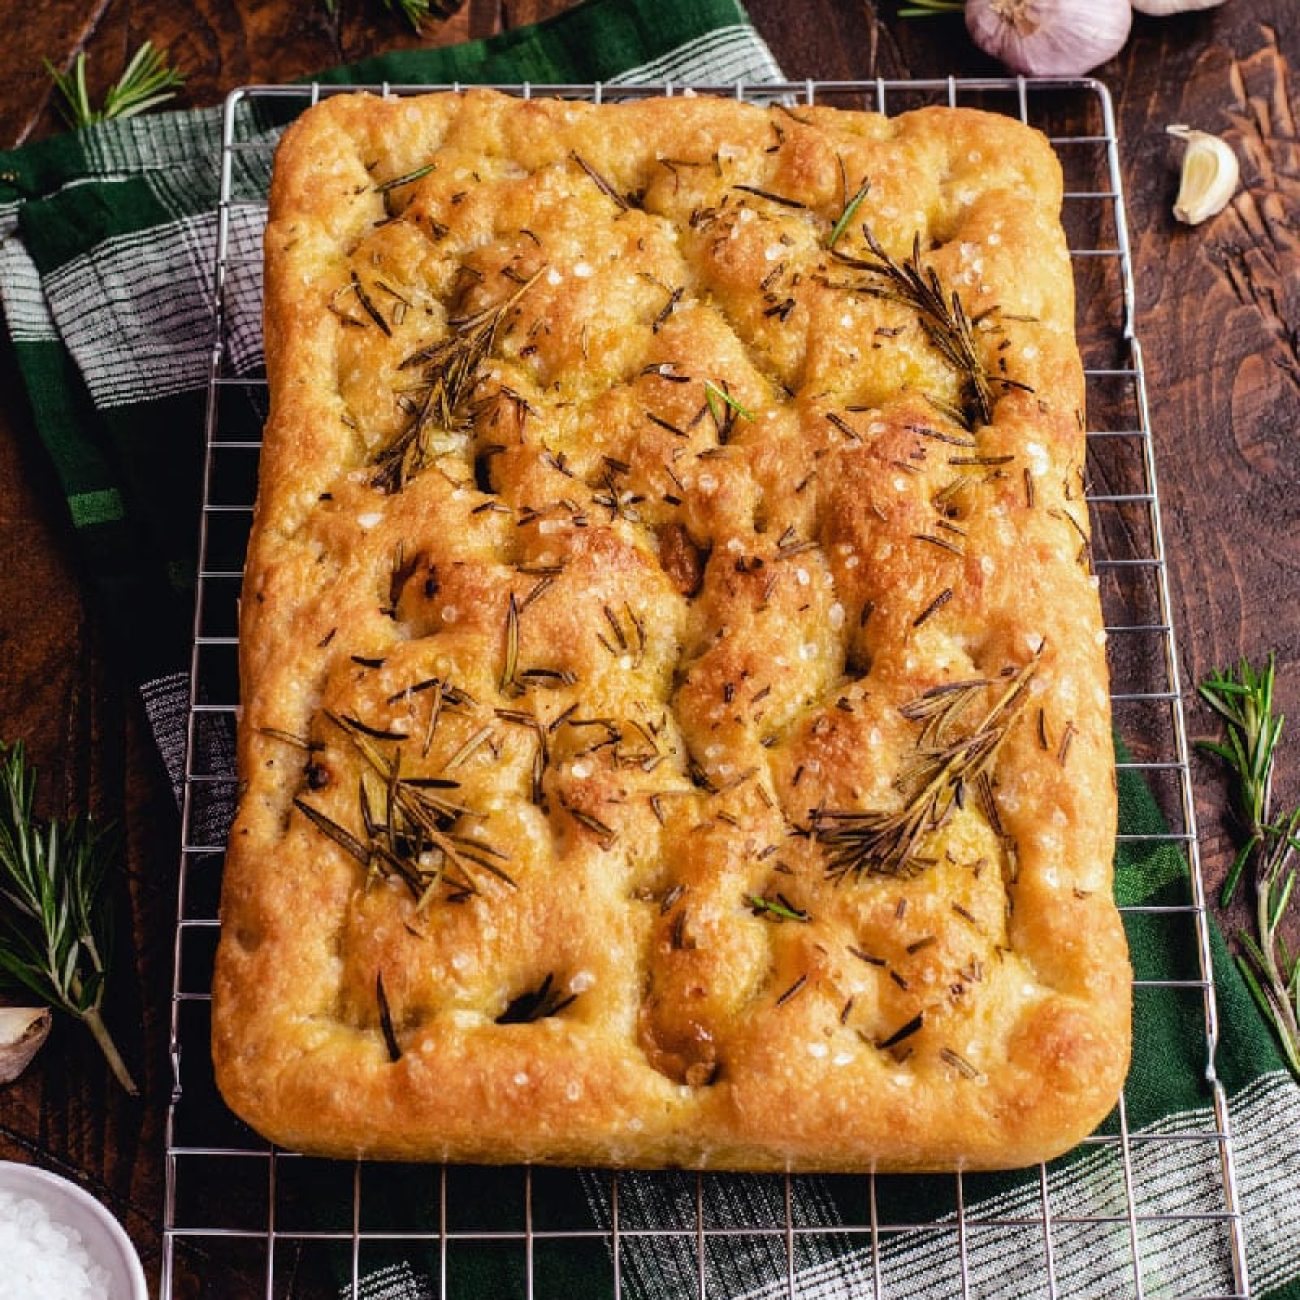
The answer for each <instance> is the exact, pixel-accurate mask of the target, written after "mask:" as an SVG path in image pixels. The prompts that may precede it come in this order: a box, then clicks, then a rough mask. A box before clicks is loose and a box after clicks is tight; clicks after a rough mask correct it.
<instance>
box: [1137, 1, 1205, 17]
mask: <svg viewBox="0 0 1300 1300" xmlns="http://www.w3.org/2000/svg"><path fill="white" fill-rule="evenodd" d="M1132 2H1133V8H1134V9H1136V10H1137V11H1138V13H1140V14H1153V15H1155V16H1156V17H1157V18H1163V17H1164V16H1165V15H1166V14H1181V13H1185V12H1186V11H1187V10H1189V9H1214V8H1216V7H1217V6H1219V5H1221V4H1222V3H1223V0H1132Z"/></svg>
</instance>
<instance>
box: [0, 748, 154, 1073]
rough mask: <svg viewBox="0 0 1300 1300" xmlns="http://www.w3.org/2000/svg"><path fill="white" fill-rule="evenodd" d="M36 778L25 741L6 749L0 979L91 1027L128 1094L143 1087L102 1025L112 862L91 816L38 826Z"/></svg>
mask: <svg viewBox="0 0 1300 1300" xmlns="http://www.w3.org/2000/svg"><path fill="white" fill-rule="evenodd" d="M35 789H36V771H35V769H34V768H32V767H30V766H29V765H28V763H27V753H26V750H25V749H24V747H23V743H22V741H16V742H15V743H14V744H13V745H4V744H3V743H0V980H3V981H8V982H11V983H13V984H18V985H21V986H23V987H24V988H26V989H28V990H29V991H30V992H32V993H34V994H35V995H36V996H37V997H38V998H40V999H41V1000H42V1001H43V1002H45V1003H47V1004H48V1005H50V1006H53V1007H57V1008H59V1009H60V1010H62V1011H66V1012H67V1013H68V1014H69V1015H70V1016H75V1017H76V1018H77V1019H78V1020H81V1021H83V1022H84V1023H85V1025H86V1028H87V1029H89V1030H90V1032H91V1034H92V1035H94V1039H95V1041H96V1042H97V1043H98V1044H99V1047H100V1050H101V1051H102V1052H103V1053H104V1057H105V1059H106V1060H107V1061H108V1064H109V1066H110V1067H111V1068H112V1071H113V1074H114V1075H115V1076H116V1078H117V1081H118V1082H119V1083H120V1084H121V1085H122V1087H123V1088H125V1089H126V1091H127V1092H128V1093H130V1094H131V1096H133V1097H134V1096H137V1095H138V1093H139V1089H138V1088H137V1087H136V1086H135V1080H134V1079H132V1078H131V1073H130V1071H129V1070H128V1069H127V1068H126V1063H125V1062H124V1061H123V1060H122V1056H121V1053H120V1052H119V1051H118V1050H117V1046H116V1044H115V1043H114V1042H113V1039H112V1037H111V1036H110V1034H109V1032H108V1028H107V1026H105V1024H104V1020H103V1017H102V1015H101V1013H100V1008H101V1007H102V1006H103V1002H104V991H105V983H106V980H107V976H108V960H109V951H110V942H109V940H110V938H111V928H110V927H111V908H110V906H109V900H108V899H107V898H105V897H102V896H101V895H102V888H103V884H104V875H105V872H106V871H107V868H108V864H109V861H110V859H111V857H112V852H111V849H112V844H111V839H110V837H109V836H108V835H107V834H106V832H105V831H104V830H103V829H102V828H100V827H97V826H95V825H94V824H93V823H92V822H90V821H89V820H88V819H86V818H84V817H74V818H72V819H71V820H70V821H49V822H45V821H41V820H39V819H37V818H36V816H35V815H34V813H33V810H32V804H33V795H34V793H35Z"/></svg>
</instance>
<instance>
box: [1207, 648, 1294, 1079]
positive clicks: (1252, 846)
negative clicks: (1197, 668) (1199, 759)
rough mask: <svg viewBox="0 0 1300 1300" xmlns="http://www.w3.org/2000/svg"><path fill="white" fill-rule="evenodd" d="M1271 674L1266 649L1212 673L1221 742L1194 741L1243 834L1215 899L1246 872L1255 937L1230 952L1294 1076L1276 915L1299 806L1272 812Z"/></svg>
mask: <svg viewBox="0 0 1300 1300" xmlns="http://www.w3.org/2000/svg"><path fill="white" fill-rule="evenodd" d="M1275 671H1276V670H1275V664H1274V660H1273V656H1272V655H1271V654H1270V655H1269V657H1268V663H1267V664H1266V665H1265V667H1264V668H1262V669H1256V668H1254V667H1252V666H1251V664H1250V663H1249V661H1248V660H1246V659H1244V658H1243V659H1242V661H1241V663H1240V664H1239V665H1238V666H1237V668H1236V670H1235V671H1234V670H1233V669H1231V668H1229V669H1228V670H1227V671H1225V672H1219V671H1217V670H1216V671H1215V672H1213V673H1211V674H1210V676H1209V678H1208V679H1207V680H1206V681H1205V682H1203V683H1202V684H1201V697H1202V699H1204V700H1205V702H1206V703H1207V704H1208V705H1209V706H1210V707H1211V708H1212V709H1213V710H1214V711H1215V712H1216V713H1217V714H1219V716H1220V717H1221V718H1222V719H1223V720H1224V724H1225V726H1226V728H1227V741H1226V743H1225V742H1221V741H1211V740H1203V741H1200V742H1199V744H1200V747H1201V748H1202V749H1204V750H1205V751H1207V752H1208V753H1211V754H1215V755H1217V756H1218V757H1219V758H1221V759H1222V760H1223V761H1224V762H1225V763H1226V764H1227V765H1228V769H1229V771H1230V772H1231V773H1232V775H1233V777H1234V778H1235V781H1236V786H1237V799H1238V804H1239V813H1240V817H1241V823H1242V829H1243V830H1244V832H1245V835H1246V839H1245V842H1244V843H1243V844H1242V846H1241V849H1240V850H1239V851H1238V853H1237V856H1236V859H1235V860H1234V861H1233V864H1232V867H1231V869H1230V870H1229V872H1228V875H1227V878H1226V879H1225V880H1224V882H1223V894H1222V898H1221V902H1222V904H1223V906H1225V907H1226V906H1227V905H1228V904H1229V903H1231V901H1232V899H1233V896H1234V895H1235V894H1236V891H1237V887H1238V885H1239V884H1240V883H1241V879H1242V877H1243V876H1244V875H1247V874H1249V880H1250V885H1251V889H1252V892H1253V894H1254V904H1255V934H1254V935H1250V934H1248V933H1247V932H1246V931H1244V930H1241V931H1238V934H1237V940H1238V942H1239V943H1240V945H1241V949H1242V950H1241V952H1239V953H1237V954H1236V957H1237V967H1238V969H1239V970H1240V971H1241V977H1242V979H1243V980H1245V982H1246V986H1247V987H1248V988H1249V989H1250V991H1251V993H1252V994H1253V995H1254V998H1255V1001H1256V1002H1257V1003H1258V1004H1259V1007H1260V1010H1261V1011H1262V1012H1263V1013H1264V1016H1265V1018H1266V1019H1267V1020H1268V1022H1269V1023H1270V1024H1271V1025H1272V1026H1273V1030H1274V1032H1275V1033H1276V1034H1277V1037H1278V1041H1279V1042H1280V1043H1281V1046H1282V1051H1283V1054H1284V1055H1285V1056H1286V1060H1287V1064H1288V1065H1290V1067H1291V1071H1292V1073H1293V1074H1295V1076H1296V1077H1297V1078H1298V1079H1300V953H1293V952H1291V950H1290V948H1289V947H1288V945H1287V942H1286V939H1285V937H1284V936H1283V934H1282V918H1283V916H1284V915H1285V914H1286V910H1287V905H1288V904H1289V903H1290V901H1291V894H1292V891H1293V890H1294V889H1295V884H1296V873H1297V870H1298V869H1300V859H1298V858H1297V854H1300V807H1297V808H1296V809H1294V810H1293V811H1292V812H1291V813H1289V814H1287V815H1284V816H1282V817H1279V818H1276V819H1274V817H1273V807H1272V805H1273V764H1274V761H1275V760H1276V757H1277V746H1278V741H1279V740H1281V738H1282V724H1283V722H1284V721H1285V719H1284V717H1283V716H1282V715H1281V714H1276V715H1275V714H1274V713H1273V682H1274V676H1275ZM1248 868H1249V873H1248V872H1247V869H1248Z"/></svg>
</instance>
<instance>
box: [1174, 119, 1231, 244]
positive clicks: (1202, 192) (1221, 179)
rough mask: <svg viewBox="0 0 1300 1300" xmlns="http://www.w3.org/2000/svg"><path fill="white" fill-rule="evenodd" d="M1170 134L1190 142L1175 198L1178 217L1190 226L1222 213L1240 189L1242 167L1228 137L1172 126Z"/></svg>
mask: <svg viewBox="0 0 1300 1300" xmlns="http://www.w3.org/2000/svg"><path fill="white" fill-rule="evenodd" d="M1168 130H1169V134H1170V135H1173V136H1177V137H1178V139H1180V140H1184V141H1186V142H1187V152H1186V153H1184V154H1183V175H1182V181H1181V183H1180V184H1179V187H1178V197H1177V199H1175V200H1174V216H1175V217H1177V218H1178V220H1179V221H1183V222H1186V223H1187V225H1189V226H1197V225H1200V223H1201V222H1202V221H1207V220H1209V218H1210V217H1212V216H1214V215H1216V214H1217V213H1219V212H1222V211H1223V209H1224V208H1226V207H1227V206H1228V201H1229V200H1230V199H1231V198H1232V196H1233V195H1234V194H1235V193H1236V192H1237V181H1238V179H1239V178H1240V176H1241V167H1240V165H1239V164H1238V162H1237V155H1236V154H1235V153H1234V152H1233V150H1232V146H1231V145H1230V144H1228V142H1227V141H1226V140H1220V139H1219V137H1218V136H1217V135H1210V134H1209V133H1208V132H1206V131H1193V130H1192V129H1191V127H1187V126H1171V127H1169V128H1168Z"/></svg>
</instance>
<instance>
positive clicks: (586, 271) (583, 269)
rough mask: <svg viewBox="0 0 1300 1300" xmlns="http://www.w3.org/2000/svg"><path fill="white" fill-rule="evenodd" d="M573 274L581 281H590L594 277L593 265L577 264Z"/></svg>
mask: <svg viewBox="0 0 1300 1300" xmlns="http://www.w3.org/2000/svg"><path fill="white" fill-rule="evenodd" d="M573 274H574V275H576V276H577V277H578V279H579V280H590V279H591V276H592V270H591V265H590V264H589V263H587V262H575V263H574V264H573Z"/></svg>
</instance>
